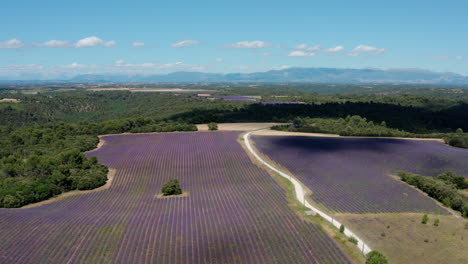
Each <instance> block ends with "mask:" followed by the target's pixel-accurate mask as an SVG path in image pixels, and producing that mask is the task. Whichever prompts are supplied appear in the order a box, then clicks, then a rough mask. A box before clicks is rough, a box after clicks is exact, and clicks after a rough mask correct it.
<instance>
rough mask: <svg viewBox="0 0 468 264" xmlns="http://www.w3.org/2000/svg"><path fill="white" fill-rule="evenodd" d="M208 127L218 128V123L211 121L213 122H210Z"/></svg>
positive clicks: (210, 128) (211, 128)
mask: <svg viewBox="0 0 468 264" xmlns="http://www.w3.org/2000/svg"><path fill="white" fill-rule="evenodd" d="M208 129H209V130H212V131H214V130H218V124H216V123H214V122H211V123H208Z"/></svg>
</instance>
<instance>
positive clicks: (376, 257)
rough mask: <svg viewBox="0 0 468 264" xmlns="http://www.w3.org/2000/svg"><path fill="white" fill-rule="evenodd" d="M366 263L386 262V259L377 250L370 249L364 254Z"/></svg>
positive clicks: (385, 263) (381, 263) (382, 263)
mask: <svg viewBox="0 0 468 264" xmlns="http://www.w3.org/2000/svg"><path fill="white" fill-rule="evenodd" d="M366 264H388V260H387V258H386V257H385V256H384V255H383V254H382V253H380V252H379V251H377V250H372V251H371V252H369V253H367V255H366Z"/></svg>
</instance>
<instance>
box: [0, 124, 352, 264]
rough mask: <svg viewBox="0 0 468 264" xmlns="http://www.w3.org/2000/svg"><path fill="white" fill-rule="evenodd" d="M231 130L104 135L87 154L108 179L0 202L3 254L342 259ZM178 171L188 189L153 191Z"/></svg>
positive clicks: (99, 259) (75, 259)
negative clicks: (181, 193) (51, 196)
mask: <svg viewBox="0 0 468 264" xmlns="http://www.w3.org/2000/svg"><path fill="white" fill-rule="evenodd" d="M238 136H239V133H237V132H213V133H211V132H206V133H162V134H147V135H117V136H108V137H105V140H106V144H105V145H104V146H103V147H102V148H100V149H99V150H97V151H94V152H91V153H88V156H93V155H96V156H97V157H98V159H99V160H100V161H101V162H103V163H105V164H107V165H108V166H109V167H113V168H117V169H118V170H117V174H116V175H115V178H114V181H113V184H112V186H111V188H109V189H107V190H105V191H100V192H94V193H90V194H85V195H79V196H73V197H69V198H67V199H64V200H61V201H58V202H55V203H51V204H47V205H43V206H41V207H36V208H30V209H14V210H11V209H1V210H0V237H2V243H1V244H0V263H274V262H278V263H349V261H348V259H347V258H346V256H344V254H343V253H342V252H341V251H340V250H339V248H338V247H337V245H336V244H335V243H334V242H333V240H332V239H330V238H329V237H328V236H327V235H326V234H325V233H324V232H323V231H322V230H321V229H320V228H319V227H318V226H315V225H313V224H310V223H307V222H304V221H303V220H301V219H300V218H299V217H297V215H296V214H295V213H294V212H293V211H292V210H291V209H290V208H289V206H288V204H287V200H286V197H285V193H284V190H283V189H282V188H281V187H280V186H279V185H278V184H277V183H276V182H275V181H274V180H273V179H272V178H271V176H270V175H268V174H267V173H266V172H265V171H263V170H261V169H259V168H258V167H256V166H255V165H253V164H252V162H251V161H250V159H249V157H248V156H247V155H246V153H245V151H244V150H243V149H242V147H241V146H240V144H239V143H238V142H237V141H236V140H237V137H238ZM171 178H177V179H179V180H180V182H181V183H182V188H183V189H184V190H186V191H189V192H190V195H189V196H188V197H173V198H165V199H157V198H155V195H157V194H158V193H159V192H160V189H161V186H162V185H163V184H164V182H166V181H167V180H169V179H171Z"/></svg>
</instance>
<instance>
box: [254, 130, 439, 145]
mask: <svg viewBox="0 0 468 264" xmlns="http://www.w3.org/2000/svg"><path fill="white" fill-rule="evenodd" d="M255 134H256V135H258V136H306V137H342V138H393V139H405V140H424V141H438V142H442V143H444V144H445V141H444V140H443V139H441V138H403V137H357V136H340V135H337V134H324V133H304V132H288V131H278V130H271V129H270V130H262V131H258V132H256V133H255Z"/></svg>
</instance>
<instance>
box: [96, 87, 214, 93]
mask: <svg viewBox="0 0 468 264" xmlns="http://www.w3.org/2000/svg"><path fill="white" fill-rule="evenodd" d="M88 91H92V92H105V91H130V92H132V93H150V92H156V93H204V92H211V93H214V92H216V91H213V90H198V89H181V88H125V87H122V88H91V89H88Z"/></svg>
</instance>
